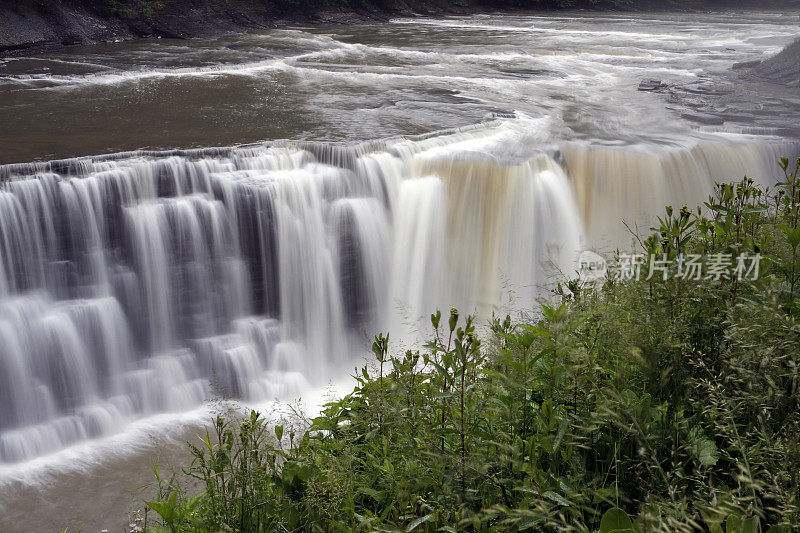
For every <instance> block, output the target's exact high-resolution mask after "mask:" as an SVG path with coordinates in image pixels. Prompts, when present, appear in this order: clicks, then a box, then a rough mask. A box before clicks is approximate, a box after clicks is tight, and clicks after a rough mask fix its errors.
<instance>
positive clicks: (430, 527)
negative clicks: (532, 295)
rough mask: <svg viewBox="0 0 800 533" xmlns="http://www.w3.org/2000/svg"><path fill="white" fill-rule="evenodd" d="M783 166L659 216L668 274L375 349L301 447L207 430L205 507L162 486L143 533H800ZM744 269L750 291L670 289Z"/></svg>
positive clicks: (795, 198)
mask: <svg viewBox="0 0 800 533" xmlns="http://www.w3.org/2000/svg"><path fill="white" fill-rule="evenodd" d="M781 167H782V168H783V169H784V171H785V175H786V179H785V181H784V182H783V183H780V184H779V185H778V186H777V188H776V189H774V190H763V189H762V188H760V187H758V186H757V185H755V184H754V182H753V181H752V180H750V179H747V178H745V179H744V180H743V181H741V182H739V183H737V184H719V185H717V187H716V189H715V191H714V194H713V195H712V196H710V197H709V199H708V201H707V202H706V203H705V204H704V206H702V207H701V208H698V209H697V211H695V212H692V211H690V210H689V209H687V208H685V207H684V208H682V209H680V210H679V211H677V212H675V210H673V209H672V208H667V210H666V213H665V215H664V216H663V217H662V218H660V219H659V224H658V227H657V228H654V231H653V234H652V235H651V236H650V237H648V238H646V239H643V240H642V241H641V246H642V249H643V251H644V252H646V253H647V254H648V257H651V258H657V260H659V261H664V262H663V263H657V262H656V260H655V259H651V260H648V261H645V262H644V263H643V264H641V265H640V266H641V276H639V277H638V278H637V277H631V278H630V279H627V277H626V276H614V275H609V276H608V277H607V278H605V279H603V280H601V282H600V283H599V284H588V283H583V282H581V281H579V280H573V281H570V282H569V283H568V284H567V285H566V286H560V287H559V288H558V289H557V290H556V291H555V293H556V294H555V295H554V296H553V298H551V299H550V301H549V303H546V304H543V305H542V306H541V310H540V313H537V316H536V318H535V319H532V320H524V321H521V323H514V321H512V319H511V318H510V317H505V318H497V317H496V318H494V319H493V320H492V321H491V323H490V328H489V330H490V331H488V332H487V334H485V335H481V334H479V333H480V332H479V330H478V329H477V328H476V324H475V320H474V319H473V317H470V316H467V317H462V316H460V315H459V313H458V311H457V310H455V309H453V310H451V311H450V313H449V315H447V316H446V317H445V316H443V315H442V314H441V313H439V312H437V313H435V314H434V315H432V316H431V326H432V335H431V339H430V341H429V342H428V343H427V344H426V345H425V346H424V347H423V348H422V349H420V350H418V351H408V352H406V353H403V354H399V355H392V354H391V351H390V345H389V339H388V337H385V336H383V335H380V336H378V337H377V338H376V339H375V342H374V344H373V346H372V352H373V354H374V356H375V362H374V364H373V365H370V366H365V367H364V368H362V369H361V370H360V373H359V375H357V376H356V379H357V385H356V387H355V389H354V390H353V391H352V392H351V393H350V394H348V395H347V396H345V397H344V398H341V399H339V400H337V401H335V402H333V403H330V404H328V405H327V406H326V407H325V409H324V411H323V413H322V414H321V416H319V417H318V418H315V419H313V420H310V421H308V424H307V426H305V427H301V428H295V429H292V430H288V431H287V429H284V426H281V425H278V426H274V427H271V428H270V427H268V425H267V423H266V422H265V420H264V419H263V418H261V417H260V416H259V415H258V413H255V412H253V413H252V414H251V416H250V417H249V418H246V419H242V420H236V419H234V420H224V419H222V418H219V419H217V420H216V421H215V422H214V424H213V427H212V428H210V430H209V431H208V433H207V434H206V437H205V438H204V439H203V440H202V442H200V443H197V444H194V443H193V444H190V449H191V452H192V454H193V456H194V461H193V462H192V463H191V465H189V466H187V467H186V473H187V474H188V475H190V476H192V477H194V478H196V479H197V480H199V483H200V484H201V485H202V487H203V492H201V493H199V494H187V493H186V490H185V489H182V488H181V487H180V486H179V485H178V484H177V483H176V482H175V481H174V480H172V481H163V480H159V481H158V483H157V486H158V492H159V494H158V495H157V496H158V498H157V499H156V501H152V502H147V505H148V506H149V508H150V509H151V512H150V518H149V522H150V524H147V526H146V528H147V529H148V530H149V531H171V532H176V531H242V532H243V531H443V532H454V531H576V532H588V531H600V532H603V533H606V532H611V531H615V532H618V533H621V532H634V531H636V532H656V531H664V532H684V531H685V532H690V531H712V532H718V533H722V532H725V533H732V532H741V533H745V532H747V533H749V532H753V533H755V532H759V531H769V532H770V533H775V532H780V531H794V530H797V529H798V528H800V511H798V504H800V410H798V407H800V406H798V402H799V401H800V390H798V386H800V373H798V363H800V322H798V319H800V305H798V298H797V296H798V291H799V290H800V249H799V247H800V227H798V221H800V181H798V169H800V160H798V161H797V164H796V165H795V167H794V169H792V168H791V167H790V166H789V161H788V160H786V159H784V160H782V161H781ZM743 255H747V256H748V257H758V258H759V259H760V262H759V266H758V268H759V271H758V275H757V276H756V275H749V276H736V275H733V274H732V273H731V274H730V275H727V276H726V275H720V276H716V275H712V276H707V275H703V276H699V277H697V278H696V279H695V278H694V277H690V278H687V277H686V276H681V275H680V272H679V269H680V268H682V267H685V261H684V259H685V258H687V257H689V256H700V257H701V258H703V259H702V261H705V262H706V263H704V264H705V265H706V266H707V267H708V266H709V265H710V264H711V263H710V262H711V261H712V259H710V258H716V259H719V257H720V256H724V257H730V258H731V261H732V264H736V258H739V257H742V256H743ZM666 264H668V265H670V266H669V267H665V268H666V270H664V269H658V270H657V269H656V266H657V265H666ZM751 274H753V273H752V272H751ZM618 278H619V279H618ZM740 278H741V279H740ZM481 337H483V339H482V338H481ZM152 511H155V512H156V514H158V515H159V517H154V516H153V513H152ZM155 522H158V523H160V525H158V526H153V523H155Z"/></svg>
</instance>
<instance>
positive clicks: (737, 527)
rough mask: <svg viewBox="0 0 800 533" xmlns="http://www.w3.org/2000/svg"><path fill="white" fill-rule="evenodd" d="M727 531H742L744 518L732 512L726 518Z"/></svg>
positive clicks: (734, 532)
mask: <svg viewBox="0 0 800 533" xmlns="http://www.w3.org/2000/svg"><path fill="white" fill-rule="evenodd" d="M725 533H742V519H741V518H739V515H737V514H732V515H730V516H728V518H727V520H725Z"/></svg>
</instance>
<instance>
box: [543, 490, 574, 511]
mask: <svg viewBox="0 0 800 533" xmlns="http://www.w3.org/2000/svg"><path fill="white" fill-rule="evenodd" d="M542 496H544V497H545V498H547V499H548V500H550V501H554V502H556V503H557V504H559V505H563V506H564V507H569V502H568V501H567V500H566V499H565V498H564V497H563V496H562V495H561V494H559V493H557V492H553V491H552V490H548V491H546V492H545V493H544V494H542Z"/></svg>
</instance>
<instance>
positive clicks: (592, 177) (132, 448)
mask: <svg viewBox="0 0 800 533" xmlns="http://www.w3.org/2000/svg"><path fill="white" fill-rule="evenodd" d="M795 19H796V16H787V15H784V14H781V13H753V12H747V13H711V14H702V15H698V14H691V15H689V14H655V15H631V14H612V15H601V14H575V13H573V14H569V15H565V16H521V15H514V16H505V15H486V16H471V17H463V18H460V17H457V18H447V19H441V20H431V19H419V20H416V19H415V20H398V21H393V22H390V23H382V24H370V25H363V26H361V25H356V26H335V27H334V26H332V27H323V26H316V27H310V28H294V29H285V30H274V31H269V32H264V33H255V34H247V35H235V36H226V37H222V38H219V39H211V40H209V39H198V40H188V41H170V40H166V39H163V40H144V41H137V42H132V43H109V44H102V45H95V46H85V47H72V48H67V49H64V50H63V51H61V52H59V53H53V54H47V55H39V56H34V57H28V58H15V59H6V60H0V163H5V164H4V165H2V166H0V180H2V183H1V184H0V401H1V403H0V406H2V408H0V491H2V492H0V530H3V531H37V530H51V529H53V528H56V527H57V526H59V525H66V524H67V523H71V524H79V523H85V524H86V525H87V526H88V528H89V529H87V530H94V529H91V528H100V527H101V526H105V527H111V526H113V527H117V526H118V524H120V523H121V522H122V521H124V520H125V511H126V505H127V504H128V503H129V501H131V500H132V499H133V498H134V497H133V496H131V495H130V493H129V492H128V491H129V490H131V489H133V488H135V486H136V485H137V483H136V482H135V481H133V480H141V479H146V475H145V471H146V470H147V459H146V457H147V454H148V453H150V451H152V449H154V448H153V446H157V445H156V444H152V445H151V442H150V437H149V436H151V435H152V436H155V437H157V438H162V439H167V438H172V439H177V440H180V438H183V437H185V436H186V435H187V434H190V433H191V428H195V427H197V424H199V423H200V422H199V421H200V420H201V419H202V417H203V416H205V414H207V413H206V412H205V411H203V407H202V406H203V405H204V402H206V401H207V400H209V399H211V398H215V397H219V396H225V397H232V398H235V399H239V400H241V401H243V402H245V403H248V404H259V403H263V402H266V401H269V400H271V399H273V398H291V397H294V396H296V395H298V394H304V393H308V391H311V390H315V389H316V390H319V388H320V387H324V386H325V384H326V383H328V381H329V380H330V379H332V378H336V377H337V376H341V375H342V373H343V372H346V370H347V369H350V368H352V367H353V366H354V365H355V364H358V362H359V358H360V357H361V355H362V354H363V353H364V351H365V348H366V347H367V346H368V340H369V338H370V336H371V335H372V334H374V333H375V332H377V331H383V330H388V331H391V332H392V335H393V336H395V337H399V338H404V339H413V338H414V337H415V335H416V331H417V330H418V329H419V320H418V317H422V316H427V314H428V313H430V312H431V311H432V310H435V309H436V308H442V309H447V308H449V307H452V306H456V307H459V308H460V309H462V311H464V312H467V311H474V312H477V313H479V315H481V316H484V317H486V316H487V315H488V314H489V313H491V312H492V311H494V310H498V309H501V310H505V309H511V310H526V309H530V308H531V307H532V305H533V304H534V303H535V301H536V299H537V297H538V296H539V295H540V294H541V290H542V287H544V286H545V285H546V284H547V283H548V282H550V281H552V280H553V279H554V276H559V275H568V274H571V273H572V272H574V271H575V268H576V259H577V256H578V254H579V253H580V252H581V251H582V250H585V249H593V250H597V251H607V250H609V249H611V248H613V247H615V246H627V244H628V242H629V241H630V236H629V235H628V234H627V230H626V229H625V227H624V226H623V224H622V221H623V220H625V221H627V222H629V223H630V224H631V225H639V226H640V227H642V228H647V227H648V224H649V222H650V220H652V217H653V215H655V214H658V213H660V210H661V209H662V208H663V206H664V205H666V204H675V205H681V204H684V203H686V204H689V205H697V204H698V203H700V202H702V201H703V200H704V199H705V198H706V196H707V195H708V193H709V191H710V189H711V187H712V185H713V183H714V181H715V180H733V179H737V178H741V176H743V175H744V174H745V173H746V174H748V175H749V176H751V177H753V178H755V179H757V180H758V181H759V182H760V183H762V184H765V185H769V184H772V183H774V182H775V181H776V179H777V178H778V175H777V172H776V170H777V166H776V161H777V158H778V157H779V156H781V155H787V156H793V155H796V154H798V152H800V145H798V143H797V142H796V140H793V139H787V138H781V137H779V136H777V135H776V133H777V132H773V131H771V130H770V129H769V128H768V127H765V126H767V125H765V124H752V123H747V124H745V123H739V124H737V123H733V122H732V123H727V124H725V125H724V126H722V127H717V128H710V127H697V126H695V125H692V124H691V123H689V122H687V121H685V120H683V119H681V110H680V109H678V108H676V106H675V105H674V104H672V105H671V104H669V102H667V99H666V98H665V96H664V95H661V94H653V93H646V92H641V91H637V86H638V84H639V81H640V80H641V79H643V78H652V77H655V78H659V79H662V80H663V81H665V82H667V83H697V82H702V81H703V80H704V79H706V78H707V77H710V76H713V75H714V74H715V73H719V72H723V71H725V70H727V69H729V68H730V67H731V66H732V64H733V63H735V62H738V61H747V60H753V59H759V58H764V57H767V56H769V55H770V54H773V53H775V52H777V51H778V50H780V49H781V48H782V46H784V45H785V44H787V43H788V42H790V41H791V40H792V38H793V37H795V36H796V35H797V34H798V28H797V25H796V22H795ZM756 133H758V134H756ZM212 146H222V148H209V147H212ZM226 146H227V147H226ZM102 153H106V154H111V155H93V154H102ZM75 156H81V157H77V158H75ZM65 158H72V159H65ZM30 161H34V162H30ZM203 413H205V414H203ZM134 443H136V444H137V445H140V446H138V447H137V446H136V445H134ZM76 487H80V490H77V491H76ZM33 494H35V496H34V497H32V495H33ZM122 494H124V497H123V496H120V495H122ZM126 498H127V499H126ZM98 501H99V502H100V503H98ZM92 502H94V503H92ZM103 502H105V503H103Z"/></svg>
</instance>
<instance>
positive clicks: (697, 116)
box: [681, 111, 725, 126]
mask: <svg viewBox="0 0 800 533" xmlns="http://www.w3.org/2000/svg"><path fill="white" fill-rule="evenodd" d="M681 118H685V119H686V120H691V121H692V122H699V123H700V124H707V125H709V126H719V125H721V124H724V123H725V119H723V118H721V117H718V116H716V115H709V114H708V113H699V112H697V111H684V112H683V113H681Z"/></svg>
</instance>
